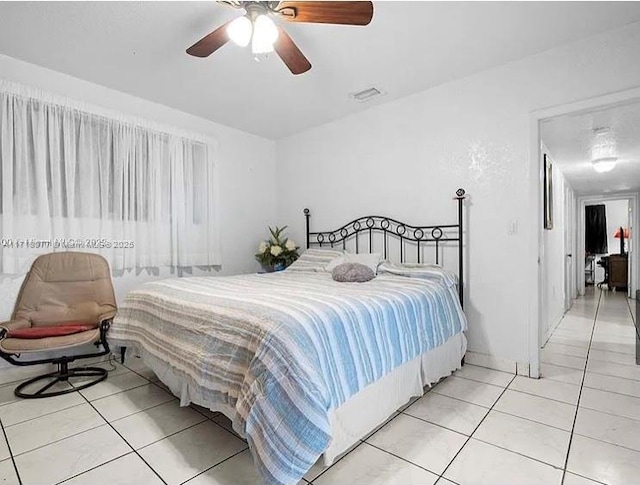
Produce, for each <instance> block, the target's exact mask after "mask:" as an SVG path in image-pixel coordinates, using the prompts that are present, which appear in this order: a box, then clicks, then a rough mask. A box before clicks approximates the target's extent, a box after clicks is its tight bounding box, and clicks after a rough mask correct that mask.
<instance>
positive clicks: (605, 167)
mask: <svg viewBox="0 0 640 485" xmlns="http://www.w3.org/2000/svg"><path fill="white" fill-rule="evenodd" d="M617 162H618V159H617V158H616V157H606V158H597V159H595V160H592V161H591V163H592V164H593V169H594V170H595V171H596V172H598V173H605V172H610V171H611V170H613V169H614V168H615V166H616V163H617Z"/></svg>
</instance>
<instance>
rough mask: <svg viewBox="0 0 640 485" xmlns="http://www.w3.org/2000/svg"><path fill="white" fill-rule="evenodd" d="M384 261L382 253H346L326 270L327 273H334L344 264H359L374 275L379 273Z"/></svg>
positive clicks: (333, 261) (332, 262)
mask: <svg viewBox="0 0 640 485" xmlns="http://www.w3.org/2000/svg"><path fill="white" fill-rule="evenodd" d="M381 261H382V255H381V254H380V253H362V254H352V253H345V254H344V255H343V256H339V257H337V258H335V259H334V260H332V261H331V262H330V263H329V264H328V265H327V266H326V268H325V270H326V271H329V272H331V271H333V269H334V268H335V267H336V266H338V265H340V264H344V263H358V264H363V265H365V266H367V267H369V268H371V271H373V274H377V273H378V265H379V264H380V262H381Z"/></svg>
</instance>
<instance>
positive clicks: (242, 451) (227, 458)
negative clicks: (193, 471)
mask: <svg viewBox="0 0 640 485" xmlns="http://www.w3.org/2000/svg"><path fill="white" fill-rule="evenodd" d="M248 449H249V447H248V446H247V447H246V448H243V449H241V450H240V451H237V452H236V453H234V454H233V455H231V456H228V457H226V458H225V459H224V460H222V461H220V462H218V463H216V464H215V465H212V466H210V467H209V468H207V469H206V470H202V471H201V472H200V473H198V474H197V475H194V476H192V477H189V478H187V479H186V480H185V481H183V482H180V484H179V485H184V484H185V483H187V482H188V481H190V480H193V479H194V478H196V477H199V476H200V475H203V474H204V473H207V472H208V471H209V470H213V469H214V468H215V467H217V466H218V465H222V464H223V463H224V462H226V461H229V460H231V459H232V458H234V457H236V456H238V455H239V454H240V453H244V452H245V451H247V450H248Z"/></svg>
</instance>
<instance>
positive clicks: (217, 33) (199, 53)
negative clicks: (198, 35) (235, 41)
mask: <svg viewBox="0 0 640 485" xmlns="http://www.w3.org/2000/svg"><path fill="white" fill-rule="evenodd" d="M231 22H233V21H232V20H231V21H229V22H227V23H226V24H224V25H223V26H222V27H218V28H217V29H216V30H214V31H213V32H211V33H210V34H209V35H206V36H204V37H203V38H202V39H200V40H199V41H198V42H196V43H195V44H193V45H192V46H191V47H189V48H188V49H187V54H189V55H192V56H195V57H208V56H210V55H211V54H213V53H214V52H215V51H217V50H218V49H220V47H222V46H223V45H225V44H226V43H227V42H229V40H230V39H229V36H228V35H227V27H228V25H229V24H230V23H231Z"/></svg>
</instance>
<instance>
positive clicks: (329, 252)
mask: <svg viewBox="0 0 640 485" xmlns="http://www.w3.org/2000/svg"><path fill="white" fill-rule="evenodd" d="M343 254H344V251H343V250H341V249H320V248H310V249H307V250H306V251H305V252H304V253H302V254H301V255H300V257H299V258H298V259H297V260H295V261H294V262H293V264H292V265H291V266H289V267H288V268H287V271H306V272H311V273H324V272H325V271H327V269H326V266H327V264H329V263H330V262H331V261H333V260H334V259H336V258H337V257H340V256H342V255H343ZM329 272H330V271H329Z"/></svg>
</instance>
